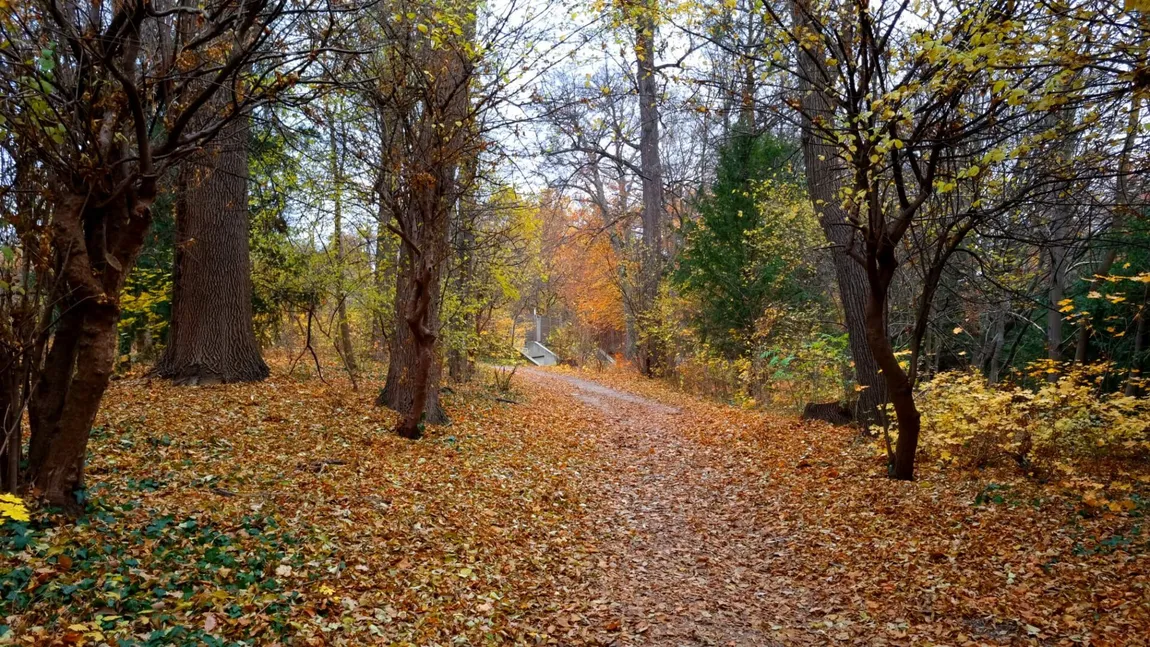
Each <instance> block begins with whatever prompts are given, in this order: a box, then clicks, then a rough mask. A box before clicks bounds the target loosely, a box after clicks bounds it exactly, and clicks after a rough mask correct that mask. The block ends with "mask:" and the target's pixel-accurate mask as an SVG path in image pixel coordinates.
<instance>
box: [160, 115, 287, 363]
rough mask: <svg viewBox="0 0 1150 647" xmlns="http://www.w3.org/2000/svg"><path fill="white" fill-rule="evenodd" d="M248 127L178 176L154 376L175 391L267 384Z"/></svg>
mask: <svg viewBox="0 0 1150 647" xmlns="http://www.w3.org/2000/svg"><path fill="white" fill-rule="evenodd" d="M247 133H248V127H247V120H246V119H244V118H239V119H235V120H233V121H232V122H231V123H229V124H228V125H227V126H225V129H224V131H223V132H221V133H220V136H219V137H218V138H217V139H216V140H214V141H213V142H212V143H211V144H209V145H208V147H207V148H205V150H204V151H203V152H201V153H200V154H199V155H197V156H196V157H194V158H193V159H192V160H190V161H189V163H187V164H185V165H184V166H183V168H182V169H181V171H180V179H179V184H180V188H181V191H180V194H179V196H178V197H177V202H176V261H175V272H174V275H173V293H172V322H171V326H170V328H169V338H168V345H167V347H166V348H165V349H164V354H163V356H162V357H161V358H160V361H159V362H158V363H157V364H156V368H155V374H156V375H159V376H160V377H164V378H167V379H170V380H172V381H173V382H175V383H176V384H190V385H195V384H218V383H221V382H254V381H258V380H262V379H264V378H266V377H267V376H268V367H267V364H265V363H264V360H263V358H262V357H260V349H259V345H258V343H257V342H256V337H255V332H254V330H253V329H252V281H251V262H250V260H249V257H248V190H247V180H248V159H247Z"/></svg>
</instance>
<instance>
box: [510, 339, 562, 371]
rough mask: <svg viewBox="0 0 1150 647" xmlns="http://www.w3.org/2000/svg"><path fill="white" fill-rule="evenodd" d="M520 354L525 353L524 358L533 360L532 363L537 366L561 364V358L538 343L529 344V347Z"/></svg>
mask: <svg viewBox="0 0 1150 647" xmlns="http://www.w3.org/2000/svg"><path fill="white" fill-rule="evenodd" d="M519 352H521V353H523V356H524V357H526V358H527V359H529V360H531V363H532V364H535V365H536V366H555V365H556V364H558V363H559V356H558V355H556V354H555V353H552V352H551V349H549V348H547V347H546V346H544V345H543V344H540V343H539V342H537V341H529V342H527V345H525V346H524V347H523V348H521V349H519Z"/></svg>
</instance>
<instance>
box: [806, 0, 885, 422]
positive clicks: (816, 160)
mask: <svg viewBox="0 0 1150 647" xmlns="http://www.w3.org/2000/svg"><path fill="white" fill-rule="evenodd" d="M802 1H803V0H796V2H795V5H794V8H795V16H796V20H798V21H806V20H808V19H809V18H808V16H807V13H806V11H805V9H804V6H803V5H801V4H800V3H801V2H802ZM824 58H825V56H824V55H823V53H822V52H821V51H815V50H809V49H808V50H800V52H799V69H800V74H799V92H800V102H801V110H800V113H801V114H800V118H801V120H802V124H801V130H802V148H803V159H804V162H805V165H806V173H807V190H808V192H809V193H810V196H811V201H812V202H813V203H814V207H815V212H816V213H817V214H818V216H819V224H820V225H821V226H822V229H823V233H824V234H825V235H826V238H827V242H829V243H830V244H831V260H832V261H833V263H834V268H835V279H836V281H837V283H838V289H839V290H838V291H839V300H840V302H841V304H842V308H843V320H844V321H845V323H846V328H847V342H848V345H849V348H850V354H851V360H852V361H853V362H854V372H855V379H856V381H857V382H858V385H859V388H861V389H862V391H861V392H860V393H859V401H858V405H857V411H856V417H857V419H858V422H859V423H860V424H861V425H862V426H863V427H867V426H869V425H871V424H877V423H881V422H882V420H883V418H882V411H883V406H884V405H885V404H886V402H887V392H886V383H885V382H884V380H883V379H882V377H881V376H880V375H879V365H878V363H877V362H876V361H875V357H874V354H873V353H872V351H871V347H870V345H869V344H868V335H869V334H870V331H869V325H868V321H867V277H866V272H865V271H864V270H863V268H862V266H861V265H860V264H859V263H858V262H856V261H855V260H854V259H853V258H851V253H852V252H856V253H857V252H860V251H861V243H860V241H859V240H858V237H857V234H856V232H855V228H854V226H853V225H852V224H851V223H850V221H849V219H848V218H847V214H846V213H845V212H844V211H843V210H842V208H840V207H839V206H838V205H839V203H840V198H839V196H838V192H839V189H840V188H841V186H842V182H843V180H844V169H843V168H842V167H841V164H840V163H839V156H838V151H837V149H836V148H835V146H834V144H833V142H832V140H830V139H829V136H830V131H829V129H830V128H831V127H832V126H833V123H834V110H833V108H832V104H831V100H830V98H829V97H828V96H827V92H826V88H825V85H824V84H825V83H828V82H829V80H828V79H826V78H825V76H824V71H823V70H825V68H826V66H825V65H824V64H823V60H822V59H824ZM884 328H885V324H884Z"/></svg>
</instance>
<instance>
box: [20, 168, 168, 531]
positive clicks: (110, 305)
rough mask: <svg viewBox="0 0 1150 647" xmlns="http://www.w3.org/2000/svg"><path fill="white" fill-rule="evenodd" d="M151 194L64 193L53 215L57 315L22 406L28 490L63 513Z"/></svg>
mask: <svg viewBox="0 0 1150 647" xmlns="http://www.w3.org/2000/svg"><path fill="white" fill-rule="evenodd" d="M154 197H155V193H154V186H151V185H145V186H144V187H142V190H141V191H139V192H129V193H128V194H127V195H125V196H121V197H118V198H116V199H113V200H108V199H106V198H103V196H100V195H96V196H91V195H88V194H84V195H78V194H76V193H65V194H64V197H63V198H62V199H61V201H60V204H58V205H57V208H56V212H55V214H54V215H53V217H52V235H53V247H54V249H55V251H56V260H55V268H56V276H57V277H58V279H59V282H58V284H57V286H56V288H55V290H54V291H53V293H52V295H51V297H50V299H49V302H50V303H52V304H55V305H56V306H57V310H58V312H59V313H60V318H59V320H58V322H57V324H56V328H55V330H54V334H53V336H52V341H51V345H50V348H49V349H48V353H47V356H46V358H45V361H44V364H43V366H42V367H41V371H40V374H39V379H38V380H37V382H36V386H35V391H34V392H33V394H32V400H31V402H30V404H29V412H28V413H29V424H30V428H31V438H30V441H29V447H28V474H27V485H28V487H29V488H30V489H32V490H33V491H37V492H39V493H41V494H42V495H43V496H44V498H45V499H46V500H47V501H49V502H50V503H52V504H53V505H56V506H60V507H63V508H65V509H66V510H68V511H70V512H75V511H77V510H78V509H79V502H78V500H77V498H76V493H77V492H78V491H79V490H81V489H82V488H83V486H84V462H85V458H86V454H87V447H88V435H89V433H90V431H91V429H92V423H93V421H94V420H95V418H96V412H97V410H98V409H99V406H100V400H101V399H102V398H103V396H104V391H105V389H107V386H108V381H109V380H110V379H111V376H112V369H113V367H114V365H115V359H116V321H117V320H118V319H119V314H120V309H119V294H120V291H121V290H122V289H123V286H124V280H125V278H126V275H127V272H128V271H129V270H130V269H131V267H132V265H134V264H135V262H136V256H137V255H138V253H139V250H140V247H141V245H142V244H143V241H144V234H145V232H146V231H147V229H148V226H149V225H150V223H151V212H150V205H151V201H152V200H153V199H154ZM102 202H108V204H102ZM96 232H99V233H100V234H101V235H94V234H95V233H96Z"/></svg>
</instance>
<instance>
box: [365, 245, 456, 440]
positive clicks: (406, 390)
mask: <svg viewBox="0 0 1150 647" xmlns="http://www.w3.org/2000/svg"><path fill="white" fill-rule="evenodd" d="M428 233H430V232H428ZM400 254H401V258H400V267H399V271H398V272H397V274H396V290H395V322H396V326H395V333H394V334H393V335H392V337H391V343H390V344H388V356H389V359H388V364H387V382H386V383H384V386H383V390H382V391H380V393H379V397H378V398H377V399H376V404H378V405H381V406H386V407H389V408H391V409H394V410H395V411H398V412H399V413H400V414H403V415H407V414H410V413H411V412H412V403H413V402H416V401H417V399H419V397H422V399H424V400H425V404H424V406H423V413H424V414H425V416H424V418H423V421H424V422H427V423H429V424H435V425H441V424H444V423H446V422H447V413H446V412H445V411H444V410H443V407H442V406H440V404H439V381H440V373H441V370H442V369H441V367H440V365H439V362H438V361H436V357H435V355H436V353H435V348H434V345H435V339H434V338H432V339H431V341H430V342H429V343H426V342H425V343H424V344H421V343H420V340H419V338H418V336H417V335H416V334H415V332H414V331H413V330H412V328H411V324H410V320H411V319H412V318H413V317H416V315H417V314H418V310H419V309H420V308H421V305H420V304H421V299H423V298H427V299H428V300H429V303H428V304H427V307H426V310H425V311H424V314H423V317H424V319H425V323H424V327H426V328H427V329H428V330H432V331H434V330H437V329H438V328H439V268H438V265H433V266H431V267H430V268H429V269H424V270H420V268H413V267H412V258H411V254H410V252H409V251H408V249H407V246H406V245H404V246H403V248H402V250H401V252H400ZM417 271H428V272H429V273H430V274H429V276H428V277H426V283H427V288H426V290H423V289H422V288H421V287H420V285H419V282H418V281H417V280H416V278H417V275H416V272H417ZM421 391H422V396H420V392H421ZM418 420H419V417H418V415H416V421H417V422H418Z"/></svg>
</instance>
